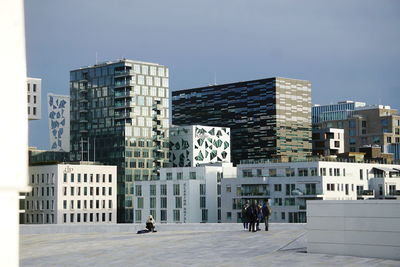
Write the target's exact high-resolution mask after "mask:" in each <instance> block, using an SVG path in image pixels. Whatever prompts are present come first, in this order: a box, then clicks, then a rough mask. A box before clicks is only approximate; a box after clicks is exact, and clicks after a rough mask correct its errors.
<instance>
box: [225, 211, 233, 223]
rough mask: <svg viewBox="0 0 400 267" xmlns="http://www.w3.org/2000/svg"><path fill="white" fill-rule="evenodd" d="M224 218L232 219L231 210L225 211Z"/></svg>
mask: <svg viewBox="0 0 400 267" xmlns="http://www.w3.org/2000/svg"><path fill="white" fill-rule="evenodd" d="M226 219H227V220H228V221H230V220H232V212H227V213H226Z"/></svg>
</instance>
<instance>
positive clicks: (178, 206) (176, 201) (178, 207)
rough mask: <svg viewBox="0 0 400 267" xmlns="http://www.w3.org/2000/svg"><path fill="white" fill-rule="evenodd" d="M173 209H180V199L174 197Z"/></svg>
mask: <svg viewBox="0 0 400 267" xmlns="http://www.w3.org/2000/svg"><path fill="white" fill-rule="evenodd" d="M175 208H176V209H181V208H182V197H175Z"/></svg>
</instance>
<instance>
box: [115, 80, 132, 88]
mask: <svg viewBox="0 0 400 267" xmlns="http://www.w3.org/2000/svg"><path fill="white" fill-rule="evenodd" d="M134 85H135V83H134V82H133V81H131V80H129V81H120V82H115V83H114V88H118V87H126V86H134Z"/></svg>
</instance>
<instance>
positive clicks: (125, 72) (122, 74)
mask: <svg viewBox="0 0 400 267" xmlns="http://www.w3.org/2000/svg"><path fill="white" fill-rule="evenodd" d="M134 74H135V73H134V71H133V70H125V71H116V72H114V77H118V76H128V75H134Z"/></svg>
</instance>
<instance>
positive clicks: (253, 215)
mask: <svg viewBox="0 0 400 267" xmlns="http://www.w3.org/2000/svg"><path fill="white" fill-rule="evenodd" d="M247 218H248V219H249V222H250V225H249V232H256V222H257V204H256V201H255V200H253V202H252V203H251V205H250V206H249V207H248V208H247Z"/></svg>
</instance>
